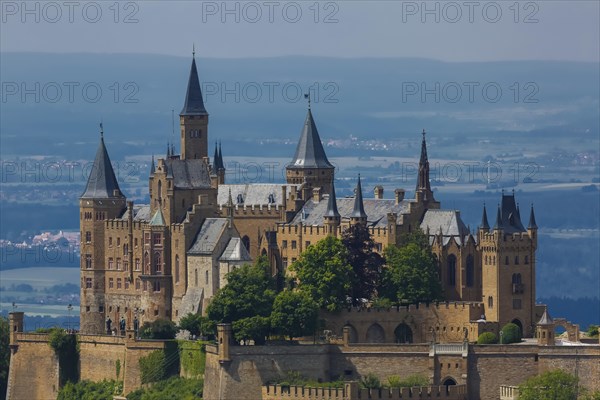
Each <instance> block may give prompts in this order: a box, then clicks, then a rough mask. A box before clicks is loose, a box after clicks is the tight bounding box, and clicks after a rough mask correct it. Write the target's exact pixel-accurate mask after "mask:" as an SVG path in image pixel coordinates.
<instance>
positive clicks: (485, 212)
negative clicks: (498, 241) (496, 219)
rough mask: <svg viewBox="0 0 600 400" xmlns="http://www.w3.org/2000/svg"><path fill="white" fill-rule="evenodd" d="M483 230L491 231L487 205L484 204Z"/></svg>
mask: <svg viewBox="0 0 600 400" xmlns="http://www.w3.org/2000/svg"><path fill="white" fill-rule="evenodd" d="M481 229H490V224H489V222H488V217H487V210H486V208H485V203H483V216H482V217H481Z"/></svg>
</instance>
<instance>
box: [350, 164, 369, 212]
mask: <svg viewBox="0 0 600 400" xmlns="http://www.w3.org/2000/svg"><path fill="white" fill-rule="evenodd" d="M351 217H352V218H361V219H366V218H367V213H365V205H364V203H363V196H362V185H361V183H360V174H358V183H357V184H356V195H355V196H354V209H353V210H352V214H351Z"/></svg>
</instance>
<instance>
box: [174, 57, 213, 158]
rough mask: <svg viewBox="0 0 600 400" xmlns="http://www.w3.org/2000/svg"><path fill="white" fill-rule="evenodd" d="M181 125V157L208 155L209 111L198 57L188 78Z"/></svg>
mask: <svg viewBox="0 0 600 400" xmlns="http://www.w3.org/2000/svg"><path fill="white" fill-rule="evenodd" d="M179 124H180V127H181V159H182V160H186V159H204V158H207V157H208V112H207V111H206V108H204V100H203V99H202V90H201V89H200V80H199V79H198V70H197V69H196V58H195V56H194V58H193V59H192V68H191V70H190V77H189V80H188V87H187V93H186V95H185V103H184V104H183V109H182V110H181V113H180V114H179Z"/></svg>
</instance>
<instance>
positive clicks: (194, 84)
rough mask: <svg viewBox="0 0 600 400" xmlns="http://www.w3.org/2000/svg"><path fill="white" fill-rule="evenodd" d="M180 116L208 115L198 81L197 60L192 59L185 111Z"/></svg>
mask: <svg viewBox="0 0 600 400" xmlns="http://www.w3.org/2000/svg"><path fill="white" fill-rule="evenodd" d="M179 115H208V112H206V108H204V100H203V99H202V90H200V80H199V79H198V70H197V69H196V59H195V58H194V59H192V68H191V69H190V77H189V79H188V87H187V93H186V94H185V102H184V103H183V109H182V110H181V112H180V113H179Z"/></svg>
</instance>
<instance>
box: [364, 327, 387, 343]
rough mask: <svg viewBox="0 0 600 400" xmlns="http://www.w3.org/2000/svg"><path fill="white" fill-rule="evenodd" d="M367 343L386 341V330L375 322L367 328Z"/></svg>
mask: <svg viewBox="0 0 600 400" xmlns="http://www.w3.org/2000/svg"><path fill="white" fill-rule="evenodd" d="M366 339H367V343H385V331H384V330H383V328H382V327H381V325H379V324H377V323H375V324H373V325H371V326H370V327H369V329H367V338H366Z"/></svg>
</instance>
